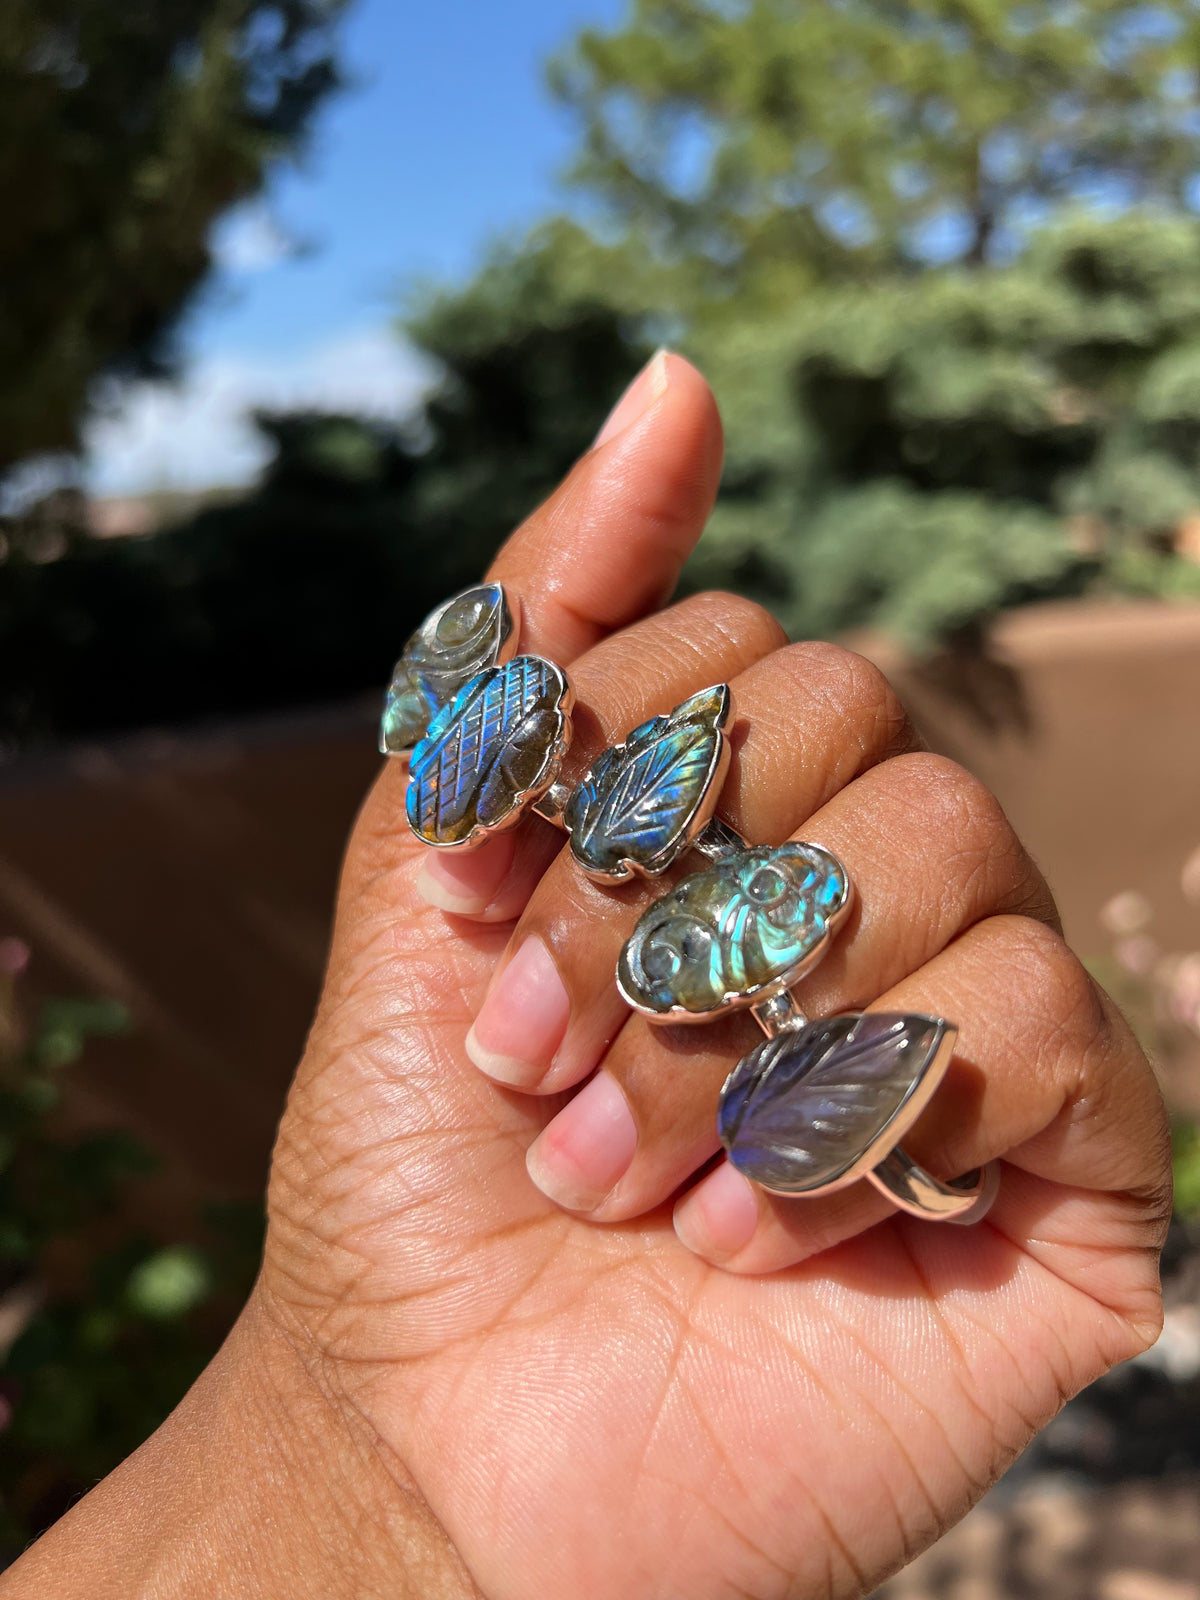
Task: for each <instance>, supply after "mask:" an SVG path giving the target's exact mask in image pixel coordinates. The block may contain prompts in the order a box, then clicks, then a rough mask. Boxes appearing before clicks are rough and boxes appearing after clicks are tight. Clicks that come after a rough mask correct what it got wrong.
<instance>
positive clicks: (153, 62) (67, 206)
mask: <svg viewBox="0 0 1200 1600" xmlns="http://www.w3.org/2000/svg"><path fill="white" fill-rule="evenodd" d="M341 4H342V0H122V3H121V4H115V5H114V4H111V3H109V0H5V4H4V5H3V7H0V215H3V217H4V226H3V228H2V229H0V277H2V278H3V282H4V296H3V300H2V301H0V473H3V472H4V470H5V469H6V468H7V467H10V466H11V465H12V464H13V463H14V462H15V461H18V460H20V459H21V458H22V457H25V456H28V455H31V454H33V453H35V452H43V451H58V450H71V449H73V448H74V447H75V445H76V444H77V442H78V426H79V420H80V417H81V415H82V413H83V410H84V406H85V402H86V400H87V397H88V394H89V391H90V390H91V388H92V385H93V383H94V380H95V379H96V378H97V377H98V376H99V375H102V374H119V373H128V372H137V373H146V372H150V373H153V372H159V371H162V370H163V369H164V367H165V366H166V365H168V364H169V362H170V356H171V345H170V336H171V332H172V330H173V328H174V326H175V324H176V322H177V321H178V318H179V316H180V313H181V312H182V311H183V310H184V309H185V307H186V306H187V304H188V303H189V301H190V300H191V298H192V297H193V296H194V294H195V292H196V290H197V288H198V287H199V286H200V284H201V283H202V282H203V280H204V278H205V276H206V274H207V273H208V271H209V268H210V267H211V265H212V258H211V253H210V245H209V236H210V230H211V226H212V223H213V222H214V220H215V219H216V218H217V217H218V216H219V215H220V214H221V213H222V212H224V211H226V210H227V209H228V208H229V207H230V206H232V205H234V204H235V203H236V202H238V201H241V200H245V199H247V198H248V197H250V196H252V195H254V194H256V193H257V192H258V191H259V190H260V189H261V187H262V184H263V180H264V177H265V175H266V172H267V169H268V167H269V165H270V163H271V162H272V161H273V160H274V159H276V158H277V157H279V156H280V155H282V154H284V153H285V152H287V151H288V150H290V149H292V148H294V147H295V146H296V144H297V142H298V141H300V140H301V139H302V138H303V135H304V133H305V130H306V128H307V126H308V124H309V121H310V119H311V117H312V114H313V112H314V110H315V109H316V107H317V106H318V105H319V104H320V102H321V101H322V100H323V99H324V98H325V96H326V95H327V94H328V93H329V91H330V90H331V89H332V88H333V87H334V86H335V85H336V83H337V71H336V67H335V64H334V58H333V54H332V37H331V28H332V23H333V20H334V18H335V17H336V15H337V13H338V11H339V10H340V8H341Z"/></svg>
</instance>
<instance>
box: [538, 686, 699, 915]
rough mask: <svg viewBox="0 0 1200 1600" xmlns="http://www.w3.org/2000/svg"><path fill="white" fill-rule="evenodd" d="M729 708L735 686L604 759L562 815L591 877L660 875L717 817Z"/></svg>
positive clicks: (646, 725)
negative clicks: (708, 822)
mask: <svg viewBox="0 0 1200 1600" xmlns="http://www.w3.org/2000/svg"><path fill="white" fill-rule="evenodd" d="M729 708H730V695H729V685H728V684H726V683H718V684H715V685H714V686H713V687H712V688H711V689H703V690H701V692H700V693H699V694H694V695H692V697H691V698H690V699H689V700H685V701H684V702H683V704H682V705H678V706H676V707H675V709H674V711H672V712H671V714H670V715H669V716H665V717H652V718H651V719H650V721H649V722H643V723H641V724H640V726H638V727H636V728H634V730H633V732H632V733H630V734H628V735H627V736H626V738H625V739H624V740H623V742H622V743H621V744H618V745H613V746H611V747H610V748H609V749H607V750H605V751H603V752H602V754H601V755H599V756H598V757H597V759H596V760H595V761H594V762H593V763H592V766H591V768H590V770H589V771H588V773H587V776H586V777H585V778H584V779H583V781H582V782H581V783H579V784H578V785H577V786H576V787H575V788H574V789H573V790H572V791H571V797H570V799H569V800H568V801H567V805H566V808H565V810H564V812H563V823H564V825H565V826H566V828H567V830H568V832H569V833H570V835H571V853H572V854H573V855H574V857H575V859H576V861H577V862H578V863H579V865H580V866H581V867H582V868H583V870H584V871H585V872H587V873H588V874H590V876H592V877H593V878H597V879H599V880H600V881H602V882H606V883H621V882H623V881H624V880H625V879H626V878H630V877H632V876H633V874H634V873H635V872H640V873H644V874H646V875H647V876H653V875H654V874H655V873H659V872H663V871H665V870H666V868H667V867H669V866H670V865H671V863H672V861H674V860H675V858H676V857H677V856H678V855H679V854H680V852H681V851H683V850H685V849H687V847H688V845H689V844H690V842H691V840H692V839H693V838H694V837H695V835H696V834H697V833H698V832H699V831H700V829H701V828H703V826H704V824H705V823H706V822H707V821H708V819H709V817H710V816H711V815H712V810H713V806H714V805H715V804H716V800H717V792H718V790H719V788H720V783H721V778H722V777H723V775H724V771H725V768H726V767H727V766H728V759H729V758H728V754H727V749H726V744H725V736H724V733H723V732H722V730H723V728H724V726H725V723H726V721H727V720H728V717H729Z"/></svg>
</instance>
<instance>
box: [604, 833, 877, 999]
mask: <svg viewBox="0 0 1200 1600" xmlns="http://www.w3.org/2000/svg"><path fill="white" fill-rule="evenodd" d="M849 903H850V882H849V879H848V878H847V876H846V869H845V868H844V867H843V866H842V864H841V862H840V861H838V859H837V858H836V856H833V855H831V854H830V853H829V851H828V850H822V849H821V848H820V846H819V845H812V844H799V843H793V844H782V845H758V846H755V847H753V848H751V849H747V850H739V851H737V852H736V853H735V854H733V855H730V856H728V857H726V859H725V860H723V861H720V862H718V863H717V865H716V866H713V867H710V868H708V870H707V871H704V872H694V873H692V875H691V876H690V877H687V878H685V879H684V880H683V882H682V883H681V884H679V886H678V887H677V888H676V889H674V890H673V891H672V892H671V893H670V894H667V895H664V896H663V897H662V898H661V899H660V900H656V901H655V902H654V904H653V905H652V906H650V907H649V909H648V910H646V911H645V912H643V914H642V916H641V917H640V919H639V920H638V923H637V926H636V927H635V928H634V930H633V933H632V934H631V936H630V937H629V939H628V940H627V941H626V944H625V948H624V949H623V950H622V952H621V958H620V961H619V962H618V965H617V983H618V986H619V988H620V990H621V992H622V994H623V995H624V996H625V998H626V999H627V1000H628V1001H629V1002H630V1004H631V1005H634V1006H636V1007H637V1008H638V1009H639V1010H641V1011H646V1012H649V1013H652V1014H653V1015H656V1016H662V1017H664V1018H670V1019H672V1020H680V1021H683V1020H686V1019H687V1018H688V1017H689V1016H691V1017H695V1018H702V1017H705V1016H708V1015H711V1014H712V1013H713V1012H715V1011H718V1010H722V1009H724V1008H725V1007H726V1006H730V1005H737V1004H751V1003H753V1002H754V1001H755V1000H761V999H764V998H766V996H767V995H768V994H771V993H776V992H778V990H779V989H781V988H783V987H786V985H787V984H789V983H791V982H794V981H795V979H796V978H797V977H798V976H799V975H800V974H801V972H802V971H804V970H807V969H808V968H809V967H811V966H812V965H813V963H814V962H815V961H816V960H817V959H818V958H819V955H820V953H821V951H822V949H823V947H824V945H825V942H826V940H827V939H828V938H829V936H830V934H831V933H832V932H833V930H834V929H835V928H836V926H837V924H838V922H839V921H840V919H841V917H842V915H843V914H844V913H845V911H846V910H847V909H848V907H849Z"/></svg>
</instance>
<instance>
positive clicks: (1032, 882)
mask: <svg viewBox="0 0 1200 1600" xmlns="http://www.w3.org/2000/svg"><path fill="white" fill-rule="evenodd" d="M888 769H889V772H890V776H891V777H892V778H893V780H895V779H899V780H900V781H901V782H902V784H903V786H904V789H905V792H906V795H907V799H908V804H909V805H910V806H911V807H912V808H913V809H914V810H915V809H917V808H919V810H920V815H921V818H922V829H923V832H924V833H925V836H926V838H927V839H929V840H931V841H937V846H936V847H937V849H938V852H939V854H940V855H941V857H942V859H943V861H944V863H945V865H946V867H947V869H948V871H947V876H946V885H947V892H948V893H951V894H953V896H954V898H955V900H956V902H957V903H958V904H960V905H961V904H962V902H963V901H964V899H965V901H966V903H967V905H968V906H969V907H970V908H972V909H973V910H974V913H975V914H976V915H984V914H995V913H1004V912H1016V913H1019V914H1022V915H1025V916H1028V917H1030V918H1036V919H1038V920H1040V921H1042V922H1045V923H1048V924H1050V925H1051V926H1052V927H1057V925H1058V913H1057V911H1056V909H1055V905H1054V901H1053V898H1052V896H1051V894H1050V891H1049V889H1048V888H1047V887H1046V884H1045V882H1044V880H1043V878H1042V876H1041V874H1040V873H1039V872H1038V870H1037V868H1036V867H1035V866H1034V864H1033V862H1032V861H1031V860H1030V858H1029V854H1028V852H1027V851H1026V849H1025V846H1024V845H1023V844H1022V843H1021V841H1020V839H1019V838H1018V837H1017V835H1016V833H1015V831H1014V830H1013V826H1012V824H1011V823H1010V822H1009V820H1008V817H1007V816H1006V815H1005V812H1004V808H1003V806H1002V805H1001V804H1000V802H999V800H998V799H997V798H996V796H995V795H994V794H993V793H992V791H991V790H990V789H989V788H988V787H987V785H986V784H985V783H983V782H981V780H980V779H979V778H976V777H975V776H974V775H973V774H972V773H970V772H968V771H967V770H966V768H965V767H962V766H960V765H959V764H958V762H957V761H952V760H950V758H949V757H948V756H941V755H936V754H934V753H932V752H930V751H914V752H912V753H910V754H907V755H900V756H897V757H895V758H894V759H893V760H892V761H890V762H889V763H888Z"/></svg>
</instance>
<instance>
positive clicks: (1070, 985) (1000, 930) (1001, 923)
mask: <svg viewBox="0 0 1200 1600" xmlns="http://www.w3.org/2000/svg"><path fill="white" fill-rule="evenodd" d="M989 931H990V933H991V936H992V939H993V941H994V948H993V955H992V961H993V964H994V965H995V964H999V965H1000V966H1001V968H1002V969H1003V970H1005V971H1006V972H1008V973H1009V975H1010V976H1011V978H1012V980H1013V990H1014V992H1015V993H1019V994H1020V996H1021V1004H1022V1007H1028V1008H1029V1009H1030V1010H1031V1011H1033V1012H1034V1013H1035V1014H1036V1016H1037V1018H1038V1022H1039V1027H1040V1031H1041V1033H1042V1035H1043V1037H1044V1038H1045V1040H1046V1042H1047V1045H1048V1046H1049V1047H1051V1048H1052V1049H1053V1050H1054V1051H1055V1052H1056V1053H1058V1054H1059V1056H1060V1058H1062V1057H1069V1058H1071V1059H1072V1060H1079V1059H1083V1058H1085V1057H1088V1058H1094V1055H1095V1052H1096V1051H1097V1050H1098V1049H1101V1048H1103V1049H1104V1050H1105V1052H1107V1047H1108V1044H1109V1041H1110V1038H1111V1033H1112V1029H1111V1025H1110V1016H1109V1010H1108V1006H1107V1005H1106V1003H1105V999H1104V995H1103V993H1102V991H1101V990H1100V989H1099V988H1098V987H1097V985H1096V984H1095V982H1094V981H1093V980H1092V978H1091V976H1090V974H1089V973H1088V971H1087V969H1086V968H1085V967H1084V965H1083V963H1082V962H1081V961H1080V960H1079V958H1078V956H1077V955H1076V954H1075V952H1074V951H1073V950H1072V949H1071V947H1070V946H1069V945H1068V944H1067V942H1066V940H1065V939H1064V938H1063V937H1062V935H1061V934H1060V933H1058V932H1057V931H1056V930H1055V929H1053V928H1051V927H1048V926H1047V925H1046V923H1044V922H1039V921H1038V920H1037V919H1036V918H1034V917H1029V916H1022V915H1020V914H1016V913H1013V914H1009V915H1004V916H998V917H994V918H992V919H991V922H990V923H989Z"/></svg>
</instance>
